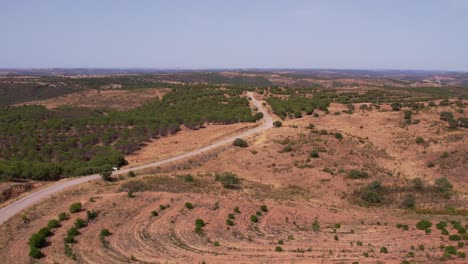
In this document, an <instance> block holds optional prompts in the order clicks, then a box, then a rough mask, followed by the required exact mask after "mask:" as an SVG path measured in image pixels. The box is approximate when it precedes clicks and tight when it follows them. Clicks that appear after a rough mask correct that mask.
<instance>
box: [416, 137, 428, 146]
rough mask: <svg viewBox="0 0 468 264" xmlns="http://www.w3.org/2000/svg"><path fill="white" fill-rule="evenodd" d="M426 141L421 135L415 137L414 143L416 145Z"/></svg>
mask: <svg viewBox="0 0 468 264" xmlns="http://www.w3.org/2000/svg"><path fill="white" fill-rule="evenodd" d="M425 142H426V141H424V138H423V137H417V138H416V144H418V145H423V144H424V143H425Z"/></svg>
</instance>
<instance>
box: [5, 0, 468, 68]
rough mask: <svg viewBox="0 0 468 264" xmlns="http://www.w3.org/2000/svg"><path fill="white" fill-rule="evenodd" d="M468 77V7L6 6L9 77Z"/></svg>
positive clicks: (86, 1) (403, 2) (447, 0)
mask: <svg viewBox="0 0 468 264" xmlns="http://www.w3.org/2000/svg"><path fill="white" fill-rule="evenodd" d="M6 67H22V68H29V67H35V68H38V67H94V68H99V67H151V68H252V67H255V68H284V67H290V68H360V69H441V70H462V71H468V0H387V1H384V0H379V1H377V0H355V1H351V0H342V1H339V0H327V1H314V0H310V1H294V0H289V1H286V0H284V1H274V0H270V1H267V0H265V1H260V0H258V1H255V0H250V1H235V0H233V1H228V0H226V1H224V0H213V1H204V0H193V1H177V0H175V1H174V0H167V1H156V0H155V1H141V0H140V1H130V0H128V1H119V0H106V1H104V0H92V1H91V0H73V1H72V0H57V1H52V0H41V1H39V0H30V1H22V0H0V68H6Z"/></svg>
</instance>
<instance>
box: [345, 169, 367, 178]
mask: <svg viewBox="0 0 468 264" xmlns="http://www.w3.org/2000/svg"><path fill="white" fill-rule="evenodd" d="M348 177H349V178H351V179H367V178H369V174H368V173H367V172H365V171H360V170H350V171H349V172H348Z"/></svg>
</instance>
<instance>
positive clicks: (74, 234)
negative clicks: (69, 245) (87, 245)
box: [67, 226, 80, 236]
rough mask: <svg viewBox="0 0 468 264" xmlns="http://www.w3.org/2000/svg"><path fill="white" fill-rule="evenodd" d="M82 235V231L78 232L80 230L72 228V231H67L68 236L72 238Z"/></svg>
mask: <svg viewBox="0 0 468 264" xmlns="http://www.w3.org/2000/svg"><path fill="white" fill-rule="evenodd" d="M79 234H80V231H78V228H76V227H74V226H72V227H71V228H70V229H68V231H67V235H70V236H77V235H79Z"/></svg>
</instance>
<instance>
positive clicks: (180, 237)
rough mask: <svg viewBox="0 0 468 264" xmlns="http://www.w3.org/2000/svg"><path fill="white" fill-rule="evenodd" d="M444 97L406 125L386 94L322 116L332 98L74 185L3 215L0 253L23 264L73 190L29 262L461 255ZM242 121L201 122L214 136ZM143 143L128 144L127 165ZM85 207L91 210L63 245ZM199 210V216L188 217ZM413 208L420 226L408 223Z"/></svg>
mask: <svg viewBox="0 0 468 264" xmlns="http://www.w3.org/2000/svg"><path fill="white" fill-rule="evenodd" d="M448 108H450V107H448V106H447V107H442V106H438V107H434V108H429V109H427V108H425V109H422V110H418V111H413V112H414V113H413V116H412V119H418V120H420V122H419V123H416V124H411V125H406V124H405V119H404V113H403V111H390V107H389V106H385V105H384V106H382V109H381V110H376V109H374V110H372V111H362V110H359V104H356V109H358V110H355V112H354V113H353V114H346V113H343V112H341V113H340V114H334V113H335V112H337V111H341V110H346V107H344V106H342V105H339V104H332V105H331V106H330V108H329V110H330V114H324V113H323V112H322V111H316V113H318V114H319V116H318V117H313V116H306V117H303V118H299V119H292V120H288V121H285V122H283V126H282V127H279V128H272V129H270V130H268V131H267V132H266V133H264V134H260V135H258V136H256V137H253V138H249V139H248V140H247V141H248V143H249V146H248V147H246V148H239V147H234V146H226V147H223V148H221V149H219V150H217V151H215V152H213V153H209V154H206V155H205V156H200V157H197V158H192V159H189V160H186V161H184V162H180V163H177V164H169V165H167V166H164V167H160V168H154V169H152V170H146V171H139V172H136V174H137V175H136V176H135V177H130V176H125V177H120V178H119V179H116V180H115V181H112V182H104V181H95V182H91V183H87V184H85V185H81V186H79V187H74V188H73V189H70V190H67V192H64V193H61V194H59V195H57V196H54V197H52V198H51V199H49V200H47V201H45V202H43V203H41V204H39V205H37V206H35V207H34V208H31V209H29V210H27V211H26V212H24V216H23V217H22V216H20V215H18V216H16V217H14V218H12V219H10V220H9V221H8V222H7V223H6V224H4V225H2V226H1V230H0V248H1V250H0V258H1V259H3V260H4V261H5V263H29V262H31V259H30V257H29V256H28V246H27V242H28V239H29V237H30V236H31V234H33V233H34V232H37V231H38V230H39V229H40V228H41V227H44V226H46V225H47V224H48V221H49V220H51V219H54V218H55V219H57V216H58V214H59V213H61V212H67V213H69V207H70V205H71V204H73V203H76V202H81V203H82V207H83V208H82V210H81V211H80V212H77V213H73V214H70V219H68V220H64V221H61V222H60V226H59V227H57V228H53V229H52V232H53V235H52V236H50V237H47V240H46V241H47V242H46V243H47V246H46V247H44V248H43V249H42V252H43V253H44V254H45V257H44V258H41V259H40V260H38V262H39V263H75V261H74V260H73V259H76V260H77V261H78V263H122V262H133V263H158V262H161V263H221V262H229V263H353V262H355V261H357V262H359V263H378V262H381V263H402V262H403V261H404V260H407V261H409V262H411V263H437V262H440V261H444V260H448V261H447V262H449V263H466V261H467V260H466V259H463V258H462V257H463V253H459V256H457V255H456V254H457V253H455V254H451V253H453V251H454V250H455V251H456V252H467V251H468V245H465V244H468V240H467V237H466V234H465V235H463V229H466V228H467V226H466V225H467V224H468V211H467V209H468V204H467V201H468V197H467V195H468V193H467V191H466V190H467V189H468V188H467V187H468V186H467V181H466V180H467V176H468V175H467V166H468V164H467V161H468V156H467V155H468V154H467V147H466V146H467V145H468V144H467V138H466V136H467V134H466V130H462V129H459V130H449V129H448V128H447V123H446V122H443V121H441V120H440V119H439V113H440V112H442V111H445V110H447V109H448ZM386 109H388V110H386ZM226 127H228V126H226ZM241 127H243V125H242V124H239V125H235V126H231V127H230V128H229V129H226V130H223V131H222V130H220V129H218V130H216V129H214V128H207V130H206V131H211V130H209V129H214V131H216V133H215V135H216V136H215V137H213V138H217V137H218V134H219V135H221V134H223V133H224V132H225V133H232V132H233V131H235V130H237V129H240V128H241ZM202 131H203V129H202V130H199V131H183V132H182V133H181V134H179V135H178V134H176V135H175V136H171V137H167V138H165V139H162V140H161V141H160V142H159V143H158V141H157V142H155V143H154V144H155V149H159V146H168V149H170V150H171V152H173V154H176V153H178V152H179V151H181V150H180V149H178V148H177V147H172V146H173V145H178V144H175V143H174V142H185V141H189V140H190V139H196V138H204V137H205V136H206V133H205V132H202ZM197 133H198V134H197ZM203 133H205V134H203ZM337 133H340V135H342V138H341V137H340V136H338V134H337ZM173 137H174V138H173ZM177 137H180V138H177ZM418 137H422V139H423V142H421V140H417V139H418ZM163 140H165V141H163ZM203 140H205V141H206V142H209V141H210V140H212V139H203ZM417 141H418V143H416V142H417ZM171 143H174V144H171ZM151 144H152V143H151ZM157 144H160V145H157ZM166 144H167V145H166ZM184 145H185V143H184ZM156 146H158V147H156ZM149 150H150V147H149V148H148V149H145V148H143V149H142V150H141V151H140V152H137V153H136V154H134V155H132V156H129V157H128V160H129V161H130V165H132V163H133V162H134V163H138V162H141V161H143V160H144V157H141V156H139V155H143V156H147V154H145V153H148V151H149ZM165 155H170V151H167V152H166V153H165ZM148 156H150V155H149V154H148ZM151 157H155V156H151ZM150 159H151V158H150ZM225 172H232V173H234V175H237V176H238V177H240V178H241V180H240V182H239V183H237V182H236V178H235V177H231V178H229V175H230V174H227V175H228V176H227V179H226V178H224V180H223V175H224V176H226V174H223V173H225ZM363 173H365V174H363ZM216 175H218V176H216ZM441 176H446V177H447V178H448V180H449V182H450V183H452V184H453V189H454V192H453V194H451V196H450V198H449V199H447V197H446V193H441V192H439V191H437V190H436V189H435V187H433V186H434V185H435V184H436V180H437V179H438V178H440V177H441ZM355 178H356V179H355ZM416 178H419V179H420V181H419V180H417V181H418V182H419V184H415V182H414V179H416ZM375 181H379V182H380V184H381V185H380V186H377V187H376V186H375V184H374V187H375V188H374V189H372V190H374V191H375V192H376V193H377V194H376V195H377V196H378V197H377V198H379V199H380V200H379V202H377V203H369V201H366V200H365V199H363V197H369V196H365V195H363V193H365V192H366V190H367V189H369V187H368V186H369V185H370V184H372V183H373V182H375ZM223 184H224V185H225V186H224V187H223ZM409 194H412V195H413V199H412V201H413V202H414V203H413V204H412V203H411V198H408V197H409ZM372 197H374V196H372ZM374 198H375V197H374ZM187 203H189V204H187ZM414 204H415V205H414ZM413 205H414V206H413ZM413 207H414V208H413ZM86 211H90V212H92V211H95V212H97V216H96V217H95V218H93V216H91V218H93V219H90V220H89V221H88V222H87V225H86V226H85V227H82V228H80V229H79V233H80V234H79V235H76V236H75V237H74V240H75V243H71V244H68V245H69V246H67V247H68V248H64V247H65V243H64V238H65V237H66V236H67V231H68V230H69V229H70V228H71V227H72V226H73V225H74V224H75V221H77V220H76V219H77V218H82V219H84V220H86V219H87V212H86ZM197 219H201V220H203V222H204V225H203V224H202V223H201V222H199V225H198V228H197V227H196V221H197ZM422 219H426V220H429V221H430V222H431V223H432V226H431V227H429V228H428V227H427V226H424V223H420V225H419V227H420V228H417V223H418V222H419V221H421V220H422ZM440 221H444V222H447V226H445V225H444V224H443V223H439V222H440ZM450 221H452V222H450ZM438 223H439V224H438ZM436 224H438V225H437V226H436ZM439 228H440V229H439ZM103 229H108V230H109V231H110V235H109V234H106V232H104V233H101V232H103V231H102V230H103ZM427 230H430V231H427ZM465 231H466V230H465ZM445 232H448V234H450V235H447V234H443V233H445ZM458 233H462V234H460V235H459V237H458V236H454V235H456V234H458ZM100 234H102V235H100ZM458 238H460V240H458ZM450 246H453V247H450Z"/></svg>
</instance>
